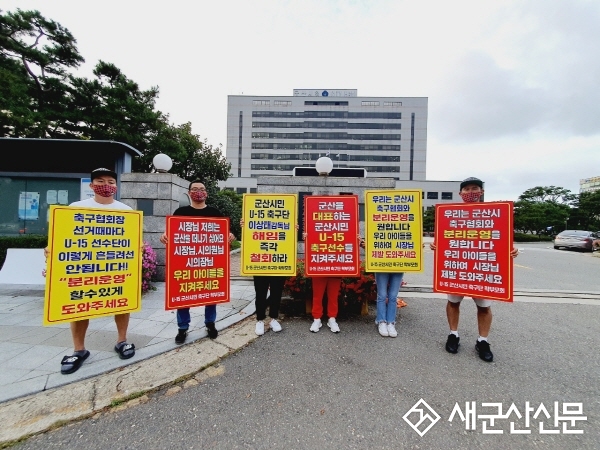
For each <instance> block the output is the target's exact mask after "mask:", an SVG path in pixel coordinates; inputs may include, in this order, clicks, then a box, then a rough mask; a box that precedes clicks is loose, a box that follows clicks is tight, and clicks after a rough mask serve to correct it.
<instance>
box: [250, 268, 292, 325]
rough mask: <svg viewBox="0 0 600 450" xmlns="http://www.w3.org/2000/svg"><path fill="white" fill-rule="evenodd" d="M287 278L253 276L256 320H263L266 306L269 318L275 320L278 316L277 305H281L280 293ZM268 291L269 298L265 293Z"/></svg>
mask: <svg viewBox="0 0 600 450" xmlns="http://www.w3.org/2000/svg"><path fill="white" fill-rule="evenodd" d="M286 278H287V277H285V276H273V275H254V291H255V292H256V319H257V320H264V318H265V317H267V316H266V310H267V306H268V307H269V317H272V318H273V319H277V317H278V316H279V305H280V304H281V293H282V292H283V285H284V283H285V280H286ZM269 287H270V288H271V289H270V293H269V298H267V292H268V291H269Z"/></svg>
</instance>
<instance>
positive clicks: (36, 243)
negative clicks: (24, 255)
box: [0, 234, 48, 269]
mask: <svg viewBox="0 0 600 450" xmlns="http://www.w3.org/2000/svg"><path fill="white" fill-rule="evenodd" d="M47 245H48V236H45V235H42V234H24V235H22V236H0V269H2V266H3V265H4V260H5V259H6V250H7V249H9V248H44V247H46V246H47Z"/></svg>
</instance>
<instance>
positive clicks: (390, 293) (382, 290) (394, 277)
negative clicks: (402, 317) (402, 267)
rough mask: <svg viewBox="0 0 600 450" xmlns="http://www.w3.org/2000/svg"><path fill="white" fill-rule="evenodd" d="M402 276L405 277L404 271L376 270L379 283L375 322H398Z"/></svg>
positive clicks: (376, 278)
mask: <svg viewBox="0 0 600 450" xmlns="http://www.w3.org/2000/svg"><path fill="white" fill-rule="evenodd" d="M402 277H404V273H403V272H396V273H386V272H375V283H377V318H376V319H375V323H380V322H387V323H396V310H397V309H398V305H397V304H396V298H398V291H399V290H400V285H401V284H402ZM386 299H387V303H386Z"/></svg>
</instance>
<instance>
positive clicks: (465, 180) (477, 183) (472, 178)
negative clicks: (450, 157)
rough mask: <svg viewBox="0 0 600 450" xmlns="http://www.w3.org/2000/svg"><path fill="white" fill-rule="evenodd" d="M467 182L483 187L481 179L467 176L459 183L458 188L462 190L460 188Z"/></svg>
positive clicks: (466, 184)
mask: <svg viewBox="0 0 600 450" xmlns="http://www.w3.org/2000/svg"><path fill="white" fill-rule="evenodd" d="M469 184H475V185H477V186H479V187H480V188H481V189H483V181H481V180H480V179H479V178H475V177H469V178H465V179H464V180H462V183H460V190H461V191H462V188H464V187H465V186H468V185H469Z"/></svg>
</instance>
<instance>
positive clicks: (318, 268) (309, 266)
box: [304, 195, 360, 277]
mask: <svg viewBox="0 0 600 450" xmlns="http://www.w3.org/2000/svg"><path fill="white" fill-rule="evenodd" d="M304 218H305V231H306V234H307V236H306V239H305V242H304V252H305V257H306V260H305V272H306V275H307V276H311V277H314V276H336V277H339V276H342V277H343V276H356V275H358V274H359V273H360V262H359V260H358V238H357V236H358V197H357V196H356V195H340V196H307V197H305V198H304Z"/></svg>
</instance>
